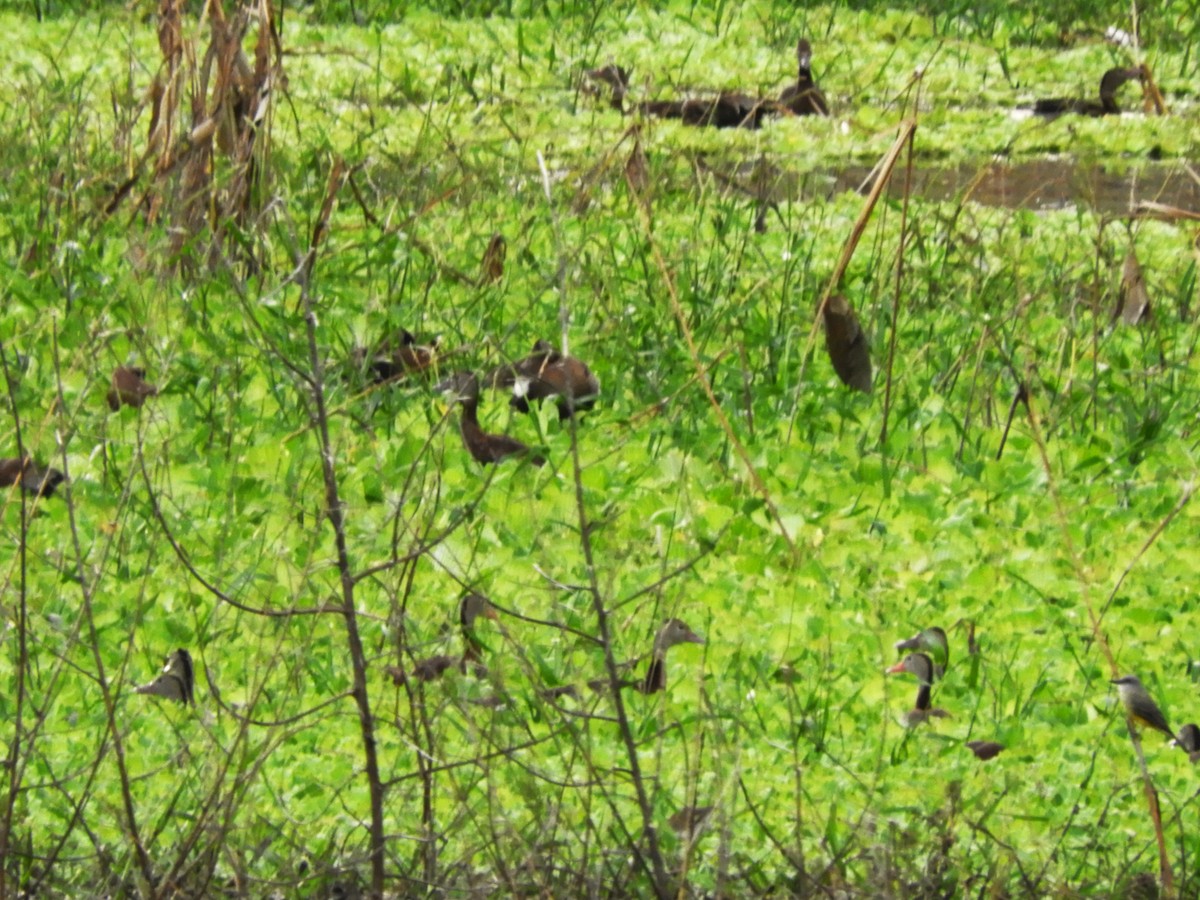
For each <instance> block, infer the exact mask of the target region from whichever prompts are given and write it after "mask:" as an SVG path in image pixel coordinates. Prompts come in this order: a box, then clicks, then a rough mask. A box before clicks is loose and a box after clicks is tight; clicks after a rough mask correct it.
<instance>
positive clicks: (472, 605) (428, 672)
mask: <svg viewBox="0 0 1200 900" xmlns="http://www.w3.org/2000/svg"><path fill="white" fill-rule="evenodd" d="M480 616H482V617H483V618H485V619H491V620H492V621H496V608H495V607H494V606H492V604H491V601H489V600H488V598H487V597H485V596H483V594H477V593H475V592H474V591H472V592H470V593H468V594H467V595H466V596H464V597H463V598H462V600H460V601H459V604H458V627H459V633H460V634H461V635H462V639H463V652H462V656H459V657H455V656H450V655H449V654H445V653H442V654H438V655H437V656H428V657H425V658H424V659H418V660H417V661H416V662H414V663H413V666H412V670H411V671H410V672H407V673H406V672H405V671H404V669H402V668H401V667H400V666H385V667H384V671H385V672H387V673H388V674H389V675H390V676H391V677H392V681H393V682H394V683H395V684H397V685H400V684H403V683H404V682H405V681H406V680H408V678H415V679H416V680H417V681H436V680H437V679H439V678H441V677H442V676H443V675H445V674H446V672H447V670H449V669H451V668H453V667H455V666H457V667H458V669H459V671H461V672H470V673H471V674H473V675H476V676H478V677H483V676H484V675H486V674H487V667H486V666H484V665H483V655H482V654H481V653H480V652H479V651H480V649H482V648H483V646H484V645H483V642H482V641H480V640H479V638H478V637H477V636H476V635H475V620H476V619H478V618H479V617H480Z"/></svg>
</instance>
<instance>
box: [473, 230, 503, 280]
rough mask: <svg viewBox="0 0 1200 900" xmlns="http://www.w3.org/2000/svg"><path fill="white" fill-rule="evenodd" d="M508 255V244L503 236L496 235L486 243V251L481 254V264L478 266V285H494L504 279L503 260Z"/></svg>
mask: <svg viewBox="0 0 1200 900" xmlns="http://www.w3.org/2000/svg"><path fill="white" fill-rule="evenodd" d="M507 254H508V244H507V242H505V240H504V235H502V234H499V233H496V234H493V235H492V239H491V240H490V241H488V245H487V250H485V251H484V252H483V262H482V263H481V264H480V266H479V284H480V285H485V284H495V283H496V282H497V281H499V280H500V279H501V278H503V277H504V258H505V256H507Z"/></svg>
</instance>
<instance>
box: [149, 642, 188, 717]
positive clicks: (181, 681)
mask: <svg viewBox="0 0 1200 900" xmlns="http://www.w3.org/2000/svg"><path fill="white" fill-rule="evenodd" d="M195 686H196V671H195V669H194V667H193V666H192V655H191V654H190V653H188V652H187V651H186V650H184V649H183V648H182V647H180V648H179V649H178V650H176V651H175V652H174V653H172V654H171V655H170V656H168V657H167V661H166V663H165V664H164V665H163V667H162V671H161V672H159V674H158V677H157V678H155V679H154V680H153V681H151V682H150V683H149V684H143V685H142V686H141V687H139V688H135V692H136V693H139V694H150V695H152V696H155V697H166V698H167V699H168V700H178V701H179V702H180V703H182V704H183V705H184V706H187V705H189V704H194V703H195V694H194V692H195Z"/></svg>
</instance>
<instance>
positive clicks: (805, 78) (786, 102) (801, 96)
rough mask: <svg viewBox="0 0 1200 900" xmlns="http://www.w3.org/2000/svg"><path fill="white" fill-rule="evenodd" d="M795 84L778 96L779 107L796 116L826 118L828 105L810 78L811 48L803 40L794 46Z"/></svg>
mask: <svg viewBox="0 0 1200 900" xmlns="http://www.w3.org/2000/svg"><path fill="white" fill-rule="evenodd" d="M796 62H797V72H796V83H795V84H790V85H788V86H787V87H785V88H784V89H783V92H782V93H781V94H780V95H779V105H780V106H781V107H783V108H784V109H787V110H789V111H790V112H792V114H794V115H797V116H827V115H829V104H827V103H826V102H825V95H824V94H822V93H821V89H820V88H819V87H817V83H816V82H815V81H813V77H812V68H811V66H812V46H811V45H810V44H809V43H808V41H807V40H806V39H805V38H800V42H799V43H798V44H797V45H796Z"/></svg>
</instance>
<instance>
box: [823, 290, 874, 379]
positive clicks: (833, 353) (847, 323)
mask: <svg viewBox="0 0 1200 900" xmlns="http://www.w3.org/2000/svg"><path fill="white" fill-rule="evenodd" d="M824 312H825V349H826V350H828V351H829V361H830V362H832V363H833V370H834V371H835V372H837V375H838V378H840V379H842V383H843V384H845V385H846V387H851V388H854V389H855V390H856V391H862V392H863V393H864V394H869V393H871V354H870V352H869V351H868V349H867V336H866V334H865V333H864V332H863V330H862V327H861V326H860V325H859V324H858V317H857V316H856V315H855V314H854V310H853V309H852V308H851V306H850V302H849V301H848V300H847V299H846V298H845V297H843V296H842V295H841V294H834V295H833V296H832V297H830V298H829V300H827V301H826V303H825V311H824Z"/></svg>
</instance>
